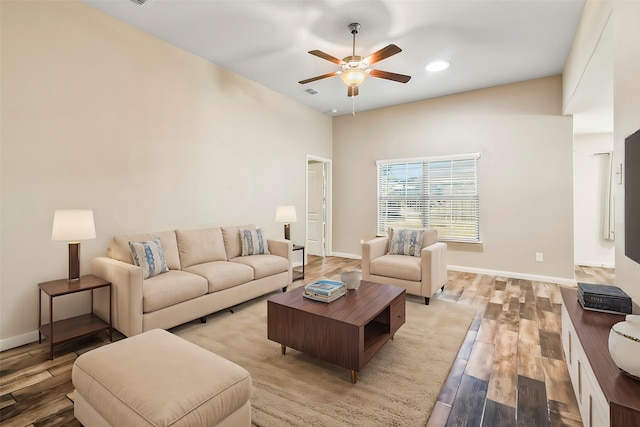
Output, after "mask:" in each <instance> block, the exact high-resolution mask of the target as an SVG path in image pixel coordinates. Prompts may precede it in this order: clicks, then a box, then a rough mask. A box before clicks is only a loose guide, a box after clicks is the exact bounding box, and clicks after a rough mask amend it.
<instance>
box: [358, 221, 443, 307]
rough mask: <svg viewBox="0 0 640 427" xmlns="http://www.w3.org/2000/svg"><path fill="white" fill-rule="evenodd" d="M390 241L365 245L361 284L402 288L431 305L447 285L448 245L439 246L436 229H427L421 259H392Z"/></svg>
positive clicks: (384, 238) (381, 239)
mask: <svg viewBox="0 0 640 427" xmlns="http://www.w3.org/2000/svg"><path fill="white" fill-rule="evenodd" d="M390 237H391V236H390ZM390 237H377V238H375V239H372V240H369V241H366V242H364V243H362V280H368V281H371V282H377V283H388V284H391V285H396V286H402V287H403V288H405V289H406V290H407V293H408V294H411V295H418V296H422V297H424V302H425V304H429V298H431V296H432V295H433V294H435V293H436V292H437V291H438V290H439V289H441V288H444V285H445V283H446V282H447V244H446V243H442V242H438V233H437V231H436V230H435V229H432V228H427V229H425V231H424V236H423V239H422V250H421V251H420V256H419V257H418V256H412V255H390V254H389V253H388V252H389V238H390ZM416 249H417V248H416Z"/></svg>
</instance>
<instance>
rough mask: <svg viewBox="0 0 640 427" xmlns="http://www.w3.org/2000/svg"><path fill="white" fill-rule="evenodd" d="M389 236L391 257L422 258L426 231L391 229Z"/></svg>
mask: <svg viewBox="0 0 640 427" xmlns="http://www.w3.org/2000/svg"><path fill="white" fill-rule="evenodd" d="M389 235H390V236H389V251H388V254H389V255H411V256H415V257H420V251H421V250H422V241H423V236H424V230H422V229H407V228H395V229H394V228H392V227H390V228H389Z"/></svg>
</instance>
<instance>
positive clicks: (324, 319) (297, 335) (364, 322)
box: [267, 281, 406, 383]
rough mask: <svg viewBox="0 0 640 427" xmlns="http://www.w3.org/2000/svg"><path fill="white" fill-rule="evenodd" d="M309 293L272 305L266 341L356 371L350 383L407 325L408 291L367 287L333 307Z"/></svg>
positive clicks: (285, 295) (282, 297)
mask: <svg viewBox="0 0 640 427" xmlns="http://www.w3.org/2000/svg"><path fill="white" fill-rule="evenodd" d="M303 292H304V287H303V286H301V287H298V288H295V289H292V290H291V291H289V292H286V293H282V294H279V295H276V296H273V297H271V298H269V299H268V300H267V336H268V338H269V339H270V340H272V341H275V342H278V343H280V344H281V345H282V354H283V355H284V354H285V353H286V348H287V347H291V348H294V349H296V350H298V351H301V352H303V353H305V354H308V355H310V356H313V357H317V358H318V359H322V360H325V361H327V362H331V363H333V364H335V365H338V366H341V367H343V368H347V369H350V370H351V382H353V383H355V382H356V379H357V373H358V371H360V369H362V367H363V366H364V365H365V364H366V363H367V362H368V361H369V360H370V359H371V357H373V355H374V354H375V353H376V352H377V351H378V350H379V349H380V348H381V347H382V346H383V345H384V344H385V343H386V342H387V341H388V340H390V339H393V335H394V334H395V332H396V331H397V330H398V329H399V328H400V326H402V325H403V324H404V321H405V303H406V291H405V289H404V288H402V287H399V286H393V285H383V284H379V283H372V282H366V281H362V282H361V284H360V288H359V289H358V290H350V291H349V292H347V294H346V295H345V296H343V297H340V298H338V299H337V300H335V301H333V302H331V303H328V304H327V303H324V302H319V301H312V300H309V299H307V298H304V297H303V296H302V293H303Z"/></svg>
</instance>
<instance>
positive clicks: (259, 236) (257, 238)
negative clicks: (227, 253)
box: [240, 228, 269, 256]
mask: <svg viewBox="0 0 640 427" xmlns="http://www.w3.org/2000/svg"><path fill="white" fill-rule="evenodd" d="M240 240H241V241H242V256H247V255H268V254H269V246H268V245H267V239H265V238H264V232H263V230H262V228H257V229H255V230H250V229H244V228H241V229H240Z"/></svg>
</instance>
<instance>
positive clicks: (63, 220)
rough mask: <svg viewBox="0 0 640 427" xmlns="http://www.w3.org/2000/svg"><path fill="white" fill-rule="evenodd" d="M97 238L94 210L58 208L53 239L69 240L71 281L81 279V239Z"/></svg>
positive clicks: (54, 217) (55, 213) (54, 220)
mask: <svg viewBox="0 0 640 427" xmlns="http://www.w3.org/2000/svg"><path fill="white" fill-rule="evenodd" d="M95 238H96V228H95V225H94V223H93V211H90V210H57V211H55V212H54V214H53V231H52V232H51V240H62V241H66V242H69V282H75V281H78V280H80V241H81V240H89V239H95Z"/></svg>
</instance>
